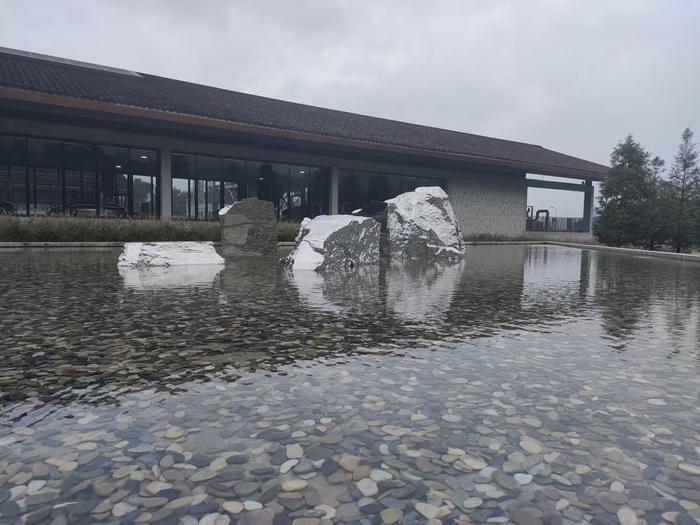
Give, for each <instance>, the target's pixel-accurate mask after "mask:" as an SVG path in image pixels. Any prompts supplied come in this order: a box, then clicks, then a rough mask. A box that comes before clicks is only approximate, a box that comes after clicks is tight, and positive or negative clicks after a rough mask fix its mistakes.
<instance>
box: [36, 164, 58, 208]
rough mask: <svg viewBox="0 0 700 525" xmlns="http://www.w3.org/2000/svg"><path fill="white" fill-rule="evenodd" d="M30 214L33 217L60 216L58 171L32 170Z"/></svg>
mask: <svg viewBox="0 0 700 525" xmlns="http://www.w3.org/2000/svg"><path fill="white" fill-rule="evenodd" d="M29 187H30V201H31V212H32V213H33V214H35V215H47V214H49V215H60V214H62V213H63V209H62V205H61V204H62V203H61V200H62V192H61V180H60V177H59V170H58V169H55V168H41V167H39V168H32V172H31V176H30V181H29Z"/></svg>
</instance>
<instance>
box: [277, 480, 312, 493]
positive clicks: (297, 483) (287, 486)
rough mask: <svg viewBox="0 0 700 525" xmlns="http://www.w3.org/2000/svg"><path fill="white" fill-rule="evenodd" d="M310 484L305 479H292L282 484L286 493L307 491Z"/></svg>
mask: <svg viewBox="0 0 700 525" xmlns="http://www.w3.org/2000/svg"><path fill="white" fill-rule="evenodd" d="M308 484H309V483H308V482H307V481H304V480H303V479H290V480H287V481H283V482H282V490H283V491H284V492H296V491H298V490H302V489H305V488H306V486H307V485H308Z"/></svg>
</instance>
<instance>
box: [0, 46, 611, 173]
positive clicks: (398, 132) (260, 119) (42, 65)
mask: <svg viewBox="0 0 700 525" xmlns="http://www.w3.org/2000/svg"><path fill="white" fill-rule="evenodd" d="M0 86H2V87H8V88H14V89H21V90H26V91H33V92H39V93H46V94H52V95H62V96H67V97H72V98H76V99H82V100H90V101H99V102H107V103H112V104H119V105H123V106H130V107H135V108H145V109H150V110H156V111H160V112H168V113H175V114H182V115H192V116H198V117H205V118H209V119H216V120H219V121H226V122H231V123H238V124H245V125H251V126H258V127H263V128H267V129H273V130H281V131H289V132H300V133H307V134H312V135H316V136H321V137H332V138H335V139H341V140H347V141H355V142H360V143H363V142H364V143H371V144H374V145H380V146H382V145H383V146H387V147H389V146H394V147H399V148H408V149H414V150H419V151H423V152H432V153H435V154H437V155H438V156H439V154H441V153H444V154H451V155H456V156H460V157H464V158H465V160H474V161H477V162H478V161H480V160H481V161H484V162H488V161H489V160H494V161H506V162H513V163H515V164H517V165H521V166H523V167H524V168H525V169H527V168H528V167H530V168H537V167H540V168H542V167H549V171H550V172H552V171H553V172H556V170H557V169H561V170H562V172H568V173H569V175H571V173H572V172H581V176H582V177H584V176H590V177H595V178H600V177H603V176H605V175H606V174H607V172H608V169H609V168H608V167H607V166H603V165H601V164H596V163H594V162H589V161H586V160H583V159H579V158H576V157H571V156H569V155H564V154H561V153H557V152H555V151H552V150H549V149H546V148H543V147H541V146H537V145H534V144H527V143H523V142H515V141H510V140H503V139H496V138H492V137H484V136H481V135H473V134H470V133H461V132H457V131H450V130H445V129H440V128H433V127H429V126H421V125H416V124H408V123H405V122H399V121H395V120H388V119H383V118H377V117H369V116H365V115H358V114H354V113H347V112H344V111H336V110H332V109H325V108H319V107H315V106H308V105H304V104H297V103H293V102H286V101H282V100H275V99H271V98H266V97H260V96H256V95H249V94H246V93H240V92H236V91H228V90H225V89H219V88H214V87H209V86H203V85H200V84H193V83H190V82H184V81H180V80H173V79H169V78H163V77H158V76H154V75H148V74H146V73H136V72H133V71H126V70H119V69H116V68H109V67H105V66H98V65H92V64H87V63H83V62H76V61H71V60H67V59H59V58H55V57H47V56H45V55H35V54H31V53H27V52H18V51H14V50H9V49H4V48H0ZM358 146H361V144H358ZM528 171H533V170H532V169H529V170H528ZM534 172H536V171H534ZM550 174H551V173H550Z"/></svg>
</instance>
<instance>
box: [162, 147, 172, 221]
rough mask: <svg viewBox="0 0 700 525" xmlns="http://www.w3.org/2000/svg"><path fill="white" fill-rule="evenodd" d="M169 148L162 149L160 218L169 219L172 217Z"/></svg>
mask: <svg viewBox="0 0 700 525" xmlns="http://www.w3.org/2000/svg"><path fill="white" fill-rule="evenodd" d="M171 165H172V163H171V157H170V150H169V149H165V148H163V149H161V150H160V219H161V220H162V221H169V220H170V218H171V217H172V175H171Z"/></svg>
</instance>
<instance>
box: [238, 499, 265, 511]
mask: <svg viewBox="0 0 700 525" xmlns="http://www.w3.org/2000/svg"><path fill="white" fill-rule="evenodd" d="M243 508H244V509H245V510H258V509H262V508H263V506H262V503H260V502H259V501H254V500H252V499H248V500H245V501H244V502H243Z"/></svg>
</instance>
